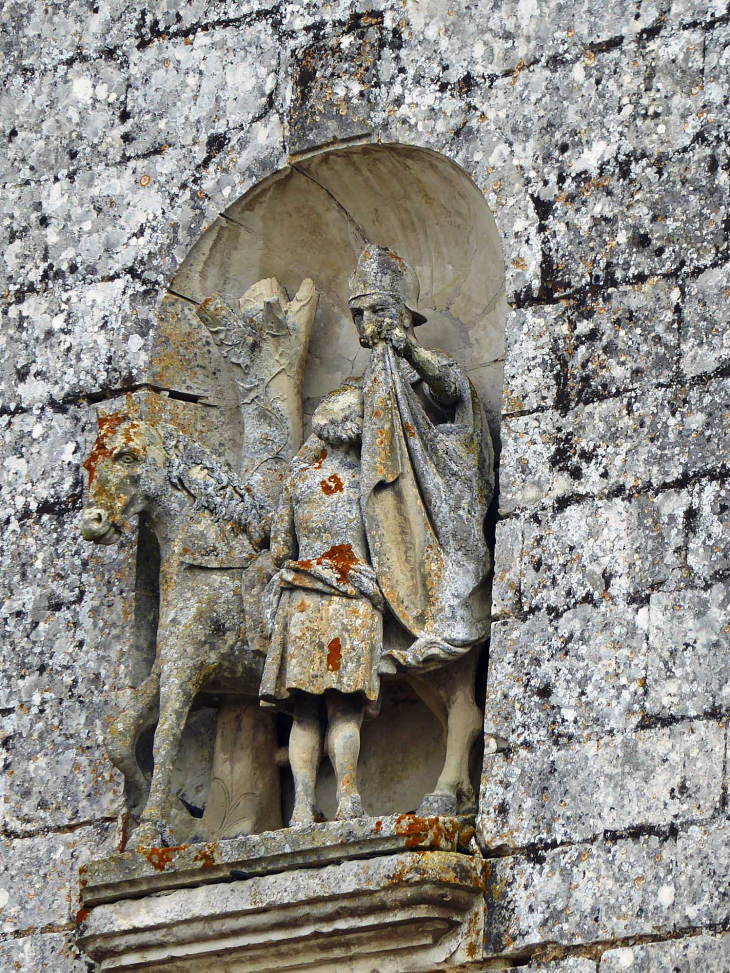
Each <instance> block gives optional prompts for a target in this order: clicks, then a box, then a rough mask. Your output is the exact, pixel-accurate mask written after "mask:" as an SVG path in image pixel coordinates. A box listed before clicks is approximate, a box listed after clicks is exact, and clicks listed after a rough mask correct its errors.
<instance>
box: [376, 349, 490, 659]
mask: <svg viewBox="0 0 730 973" xmlns="http://www.w3.org/2000/svg"><path fill="white" fill-rule="evenodd" d="M443 360H444V363H445V365H446V366H447V367H450V368H451V369H452V372H453V373H454V374H456V375H457V376H458V378H459V384H460V389H459V391H460V393H461V395H460V399H459V401H458V402H457V403H456V405H455V407H454V409H455V414H454V418H453V421H452V422H444V423H440V424H437V423H434V422H432V421H431V419H430V418H429V417H428V415H427V414H426V411H425V410H424V408H423V406H422V404H421V402H420V401H419V399H418V396H417V395H416V392H415V391H414V389H413V388H412V387H411V383H412V382H413V372H412V370H411V368H410V366H409V365H408V363H407V362H405V361H404V360H403V359H401V358H398V357H397V356H396V354H395V352H394V351H393V349H392V348H391V347H390V346H389V345H386V344H381V345H378V346H376V347H375V348H373V350H372V352H371V355H370V360H369V362H368V367H367V370H366V372H365V375H364V377H363V395H364V405H365V411H364V422H363V437H362V459H361V474H360V488H361V505H362V511H363V516H364V520H365V530H366V535H367V539H368V544H369V548H370V555H371V559H372V564H373V568H374V569H375V574H376V577H377V580H378V584H379V585H380V589H381V591H382V592H383V595H384V597H385V600H386V602H387V604H388V606H389V608H390V610H391V611H392V612H393V614H394V616H395V617H396V619H397V620H398V621H399V622H400V624H401V625H402V626H403V627H404V628H405V629H406V630H407V631H408V632H409V633H410V634H411V635H412V636H413V637H414V639H415V641H414V642H413V643H412V644H411V645H410V646H409V647H408V648H405V649H402V648H393V649H391V650H390V651H388V648H387V646H386V648H385V651H384V655H385V657H386V660H387V657H388V656H390V659H391V660H392V662H391V663H390V665H391V666H392V664H393V662H395V663H396V664H397V667H398V668H406V669H420V670H422V671H423V670H426V669H429V668H436V667H438V666H440V665H443V664H444V663H446V662H449V661H451V660H453V659H456V658H458V657H460V656H461V655H463V654H464V653H465V652H467V651H468V650H469V648H470V647H471V646H472V645H474V644H475V643H477V642H479V641H481V640H482V639H484V638H485V637H486V635H487V634H488V631H489V604H488V591H487V586H486V579H487V575H488V573H489V569H490V567H491V558H490V553H489V548H488V546H487V541H486V537H485V534H484V518H485V515H486V512H487V508H488V506H489V503H490V501H491V499H492V494H493V487H494V484H493V479H492V476H491V466H492V463H491V456H492V450H491V442H490V440H489V433H488V432H487V431H486V430H484V431H483V428H482V413H481V406H480V404H479V399H478V397H477V395H476V391H475V390H474V388H473V386H472V384H471V382H469V380H468V379H467V378H466V376H465V375H464V374H463V372H462V371H461V369H460V368H459V366H458V365H457V364H456V362H454V361H453V359H450V358H449V357H448V356H446V355H444V356H443ZM483 437H484V438H483ZM485 449H486V451H487V453H488V455H489V465H488V463H487V457H486V456H485ZM387 668H388V663H387V661H386V665H385V666H384V667H383V669H384V670H387Z"/></svg>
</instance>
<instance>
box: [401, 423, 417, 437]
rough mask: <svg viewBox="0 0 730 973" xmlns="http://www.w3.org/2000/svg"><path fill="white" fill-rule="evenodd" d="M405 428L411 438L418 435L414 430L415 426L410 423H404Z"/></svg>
mask: <svg viewBox="0 0 730 973" xmlns="http://www.w3.org/2000/svg"><path fill="white" fill-rule="evenodd" d="M403 428H404V429H405V431H406V432H407V433H408V435H409V436H410V437H411V438H413V436H415V435H416V430H415V429H414V428H413V426H412V425H411V424H410V422H404V423H403Z"/></svg>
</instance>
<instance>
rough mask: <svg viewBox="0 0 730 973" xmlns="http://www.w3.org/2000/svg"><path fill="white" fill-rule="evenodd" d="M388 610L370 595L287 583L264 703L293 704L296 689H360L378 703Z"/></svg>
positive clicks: (263, 689) (269, 657)
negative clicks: (352, 595) (357, 595)
mask: <svg viewBox="0 0 730 973" xmlns="http://www.w3.org/2000/svg"><path fill="white" fill-rule="evenodd" d="M382 646H383V616H382V614H381V612H380V611H378V609H377V608H375V606H374V605H373V604H372V603H371V602H370V601H369V600H368V599H367V598H349V597H347V596H345V595H341V594H336V593H334V592H333V593H332V594H323V593H320V592H317V591H311V590H306V589H303V588H290V587H285V588H284V589H283V590H282V592H281V601H280V603H279V608H278V611H277V613H276V621H275V623H274V630H273V632H272V636H271V644H270V648H269V652H268V654H267V656H266V664H265V666H264V674H263V678H262V680H261V690H260V696H261V700H262V703H264V704H269V705H273V706H276V708H278V709H289V708H290V705H289V704H290V703H291V699H290V697H291V693H292V690H301V691H303V692H307V693H312V694H314V695H321V694H322V693H324V692H326V691H327V690H328V689H334V690H337V691H338V692H340V693H357V694H359V695H360V696H362V697H363V702H364V703H375V702H376V701H377V699H378V695H379V692H380V676H379V674H378V666H379V663H380V654H381V651H382Z"/></svg>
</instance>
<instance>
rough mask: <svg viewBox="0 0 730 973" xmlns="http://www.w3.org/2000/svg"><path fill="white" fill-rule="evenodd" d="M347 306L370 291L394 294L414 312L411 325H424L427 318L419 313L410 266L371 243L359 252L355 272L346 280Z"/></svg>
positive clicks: (415, 282)
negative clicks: (348, 297) (347, 289)
mask: <svg viewBox="0 0 730 973" xmlns="http://www.w3.org/2000/svg"><path fill="white" fill-rule="evenodd" d="M348 288H349V291H350V307H352V306H353V304H354V302H356V301H357V300H358V299H360V298H363V297H370V296H371V295H373V294H382V295H385V296H387V297H394V298H396V299H397V300H399V301H402V302H403V304H405V306H406V307H407V308H408V310H409V311H410V312H411V314H412V315H413V324H414V325H419V324H424V322H425V321H426V318H425V317H424V316H423V315H422V314H420V313H419V310H418V297H419V293H420V286H419V284H418V277H417V276H416V272H415V271H414V270H413V268H412V267H411V266H410V265H409V264H407V263H406V262H405V260H403V258H402V257H399V256H398V254H397V253H395V252H394V251H393V250H389V249H388V248H387V247H376V246H375V245H374V244H370V245H369V246H367V247H365V249H364V250H363V252H362V253H361V254H360V259H359V260H358V262H357V268H356V269H355V273H354V274H352V276H351V277H350V279H349V281H348Z"/></svg>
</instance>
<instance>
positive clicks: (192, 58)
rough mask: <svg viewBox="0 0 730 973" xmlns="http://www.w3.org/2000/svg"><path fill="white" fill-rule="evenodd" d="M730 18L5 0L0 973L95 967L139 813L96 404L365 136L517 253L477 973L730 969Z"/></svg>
mask: <svg viewBox="0 0 730 973" xmlns="http://www.w3.org/2000/svg"><path fill="white" fill-rule="evenodd" d="M728 21H729V17H728V12H727V8H726V6H725V4H723V3H721V2H719V0H705V2H699V0H635V2H629V3H626V4H609V3H605V2H598V0H574V2H570V0H545V2H543V3H537V2H529V0H505V2H503V3H496V2H491V0H489V2H487V0H485V2H480V3H465V2H454V3H453V4H452V5H451V6H449V5H448V4H447V3H446V2H445V0H420V2H418V0H403V2H401V0H393V2H384V0H376V2H374V3H373V4H372V5H367V4H362V3H357V2H345V0H343V2H333V3H330V4H323V3H321V2H308V0H305V2H302V3H289V2H278V3H277V2H273V0H260V2H255V0H254V2H247V3H233V2H228V3H227V2H225V0H219V2H212V0H209V2H203V0H193V2H189V3H178V2H173V0H160V2H157V3H149V2H143V0H131V2H128V0H125V2H124V3H121V2H119V0H108V2H105V3H104V2H102V3H99V4H97V5H94V4H93V3H92V2H91V0H90V2H88V3H85V2H81V0H65V2H62V3H61V2H58V3H48V4H45V5H39V4H37V3H34V2H32V0H17V2H15V3H13V4H8V5H6V7H5V8H4V11H3V12H2V13H0V26H1V27H2V32H1V34H0V44H1V45H2V47H3V61H2V65H1V66H0V71H1V72H2V76H3V78H2V80H3V85H2V89H1V93H0V102H1V109H0V110H1V112H2V124H3V131H4V133H5V138H6V151H5V153H4V156H3V160H2V163H0V166H1V167H2V180H3V193H2V198H1V199H0V209H1V210H2V216H1V218H0V225H1V227H2V240H3V246H2V269H3V278H4V283H3V284H2V288H0V291H1V293H2V302H3V314H4V322H3V328H2V333H1V334H0V342H1V343H2V354H1V355H0V360H1V361H2V403H1V406H0V409H1V416H2V418H1V420H0V421H1V423H2V432H3V442H4V447H5V448H4V459H3V464H2V467H1V476H2V516H3V525H4V529H3V534H2V546H3V551H2V621H3V626H4V631H3V636H4V637H3V643H2V676H3V679H2V690H1V692H2V702H0V707H2V708H1V709H0V725H1V730H0V732H1V733H2V760H3V770H4V775H3V778H2V787H3V800H2V805H1V807H2V816H1V818H0V821H1V824H0V826H1V828H2V837H3V852H4V854H3V863H2V866H0V867H1V868H2V874H1V875H0V935H2V937H3V940H2V942H0V970H2V971H3V973H4V971H5V970H8V971H10V970H29V971H30V970H48V971H58V973H80V971H84V970H88V969H89V966H88V963H87V962H86V961H85V960H84V959H83V958H82V957H80V956H79V955H78V953H77V950H76V948H75V946H74V930H75V923H76V920H77V918H78V917H77V910H78V902H77V886H76V874H77V870H78V867H79V865H80V864H82V863H83V862H84V861H85V860H88V859H89V858H90V857H94V856H98V855H100V854H103V853H104V852H105V850H107V849H108V848H110V847H111V844H112V841H113V832H114V828H115V818H116V814H117V811H118V808H119V799H120V794H121V786H120V779H119V777H118V775H117V774H116V771H114V770H113V769H112V767H111V765H110V764H109V762H108V761H107V759H106V758H105V756H104V752H103V747H102V734H103V728H104V724H105V720H106V719H107V718H108V712H109V707H110V705H111V703H112V702H113V700H114V698H115V695H116V694H119V693H123V692H124V690H125V688H126V687H128V686H129V685H130V682H131V681H132V678H133V677H132V674H131V672H130V669H131V668H132V666H131V663H130V660H129V652H128V646H127V645H126V644H125V642H124V639H123V638H122V636H121V635H120V632H121V631H122V630H123V625H124V622H125V620H126V619H127V617H128V615H129V612H130V607H129V606H130V603H131V602H130V599H131V598H132V594H133V588H134V538H129V539H127V541H126V542H125V543H124V544H123V545H122V546H121V547H120V548H119V549H116V550H114V551H109V550H104V549H103V550H102V551H101V553H99V552H98V551H96V550H94V551H92V550H90V549H89V548H88V547H86V546H85V545H83V543H82V542H81V541H80V538H79V537H78V536H77V520H78V512H79V510H80V507H81V504H82V497H83V488H84V478H83V476H82V471H81V469H80V461H81V460H82V459H83V457H84V454H85V451H86V450H87V448H88V446H89V445H90V442H91V439H92V437H93V428H94V425H95V411H94V404H95V403H96V402H100V401H103V400H104V399H107V398H111V397H113V396H115V395H117V394H118V393H119V391H120V390H123V389H127V388H132V387H136V386H138V385H139V384H141V383H144V382H145V381H146V376H147V365H148V356H149V353H150V349H151V344H152V336H153V330H154V325H155V315H156V309H157V307H158V305H159V302H160V300H161V298H162V296H163V294H164V293H165V290H166V287H167V285H168V284H169V282H170V281H171V280H172V278H173V276H174V274H175V271H176V269H177V267H178V266H179V265H180V263H181V261H182V260H183V259H184V257H185V256H186V254H187V253H188V252H189V250H190V248H191V247H192V245H193V244H194V242H195V241H196V239H197V238H198V237H199V235H200V233H201V232H202V231H203V230H204V229H205V227H206V226H207V225H209V224H210V223H211V222H212V221H213V220H214V219H215V218H216V216H217V215H218V213H219V212H220V211H222V210H223V209H225V208H226V207H228V206H229V205H230V204H231V203H232V202H234V201H235V200H236V199H237V198H238V197H239V196H241V195H242V194H243V193H244V192H245V191H246V190H247V189H249V188H250V187H251V186H252V185H254V184H255V183H256V182H257V181H258V180H259V179H261V178H262V177H263V176H265V175H268V174H269V173H271V172H273V171H275V170H277V169H279V168H281V167H282V166H284V165H286V163H287V159H288V158H289V155H290V153H298V152H302V151H305V150H308V149H310V148H312V147H314V146H318V145H322V144H326V143H328V142H332V141H336V140H339V139H347V138H373V139H381V140H382V141H399V142H406V143H409V144H413V145H420V146H425V147H428V148H431V149H434V150H436V151H439V152H443V153H445V154H446V155H447V156H449V157H450V158H451V159H453V160H454V161H455V162H457V163H458V164H459V165H461V166H462V167H463V168H464V169H465V170H466V171H467V172H468V173H469V174H470V175H471V176H472V177H473V178H474V180H475V181H476V183H477V185H478V186H479V188H480V189H481V190H482V191H483V193H484V195H485V198H486V199H487V202H488V204H489V206H490V208H491V209H492V212H493V213H494V215H495V218H496V220H497V223H498V226H499V230H500V234H501V239H502V246H503V250H504V255H505V262H506V269H507V298H508V301H509V303H510V306H511V312H510V314H509V316H508V322H507V351H506V363H505V372H506V385H505V394H504V400H503V401H504V407H503V413H504V416H503V425H502V428H503V449H502V456H501V471H500V477H501V496H500V509H501V519H500V521H499V523H498V525H497V541H496V543H497V565H496V585H495V615H496V617H497V618H498V621H497V623H496V624H495V629H494V636H493V640H492V647H491V659H490V673H489V687H488V700H487V720H488V722H489V723H490V724H491V725H492V726H494V727H496V728H497V730H498V731H499V733H500V734H501V735H503V736H505V737H506V738H507V739H508V740H509V748H508V750H507V751H505V752H504V753H502V754H500V755H498V756H495V757H493V758H491V759H490V761H489V762H488V765H487V766H486V767H485V772H484V784H483V796H482V808H481V815H480V822H479V823H480V827H479V840H480V842H481V844H482V846H483V847H484V849H485V851H486V853H487V854H488V855H490V856H494V860H493V861H491V862H490V866H491V879H490V882H491V884H490V893H489V910H490V912H489V920H488V935H487V940H486V944H485V957H484V960H483V962H484V963H487V962H491V961H490V959H489V957H494V956H504V955H507V956H510V957H512V960H513V961H514V962H519V963H525V962H528V959H529V958H530V957H531V959H529V964H530V968H534V969H544V970H546V971H547V970H552V971H554V973H568V971H570V973H595V971H596V970H597V969H598V970H600V973H614V971H622V970H625V969H629V970H632V971H637V973H638V971H644V970H647V971H650V970H652V971H653V970H665V969H666V970H669V969H673V970H674V969H677V970H681V971H682V973H684V971H685V970H687V971H689V970H690V969H697V968H698V965H699V966H702V967H703V968H706V969H711V970H718V971H720V970H723V969H728V968H730V959H729V956H728V948H729V947H728V938H724V939H723V937H722V935H721V932H722V930H723V929H724V928H726V926H727V924H728V889H727V873H728V852H727V848H728V836H727V828H728V816H727V815H728V812H727V766H726V761H727V758H726V753H727V742H726V736H727V728H726V722H727V714H728V706H729V704H730V700H729V699H728V692H727V687H728V683H729V682H730V663H729V662H728V658H729V656H728V620H727V606H728V601H729V600H730V588H729V587H728V584H729V581H728V578H729V576H730V570H729V569H730V555H729V554H728V550H729V548H728V545H727V541H726V538H727V529H728V517H729V513H728V511H730V499H729V491H730V487H729V486H728V480H727V476H728V448H729V443H730V426H729V424H728V400H729V396H728V391H729V388H728V382H729V379H728V375H729V374H730V372H729V366H730V345H729V344H728V338H727V334H728V314H727V311H726V310H725V308H726V306H727V296H728V294H730V263H729V262H728V252H727V226H728V223H727V219H728V211H727V210H728V166H729V164H730V160H729V159H728V147H727V131H728V120H727V107H726V106H727V102H728V98H729V97H730V91H729V90H728V89H729V87H730V86H729V84H728V80H727V78H728V65H729V61H730V56H729V55H728V53H727V49H728V42H729V41H730V26H729V23H728ZM541 964H545V965H541ZM479 968H483V966H482V963H477V965H476V966H475V969H479Z"/></svg>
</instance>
